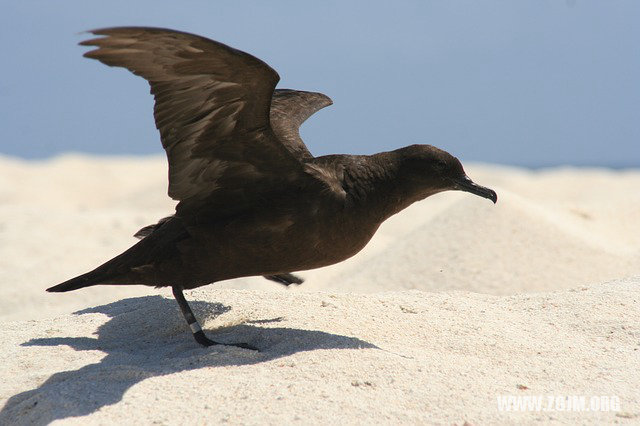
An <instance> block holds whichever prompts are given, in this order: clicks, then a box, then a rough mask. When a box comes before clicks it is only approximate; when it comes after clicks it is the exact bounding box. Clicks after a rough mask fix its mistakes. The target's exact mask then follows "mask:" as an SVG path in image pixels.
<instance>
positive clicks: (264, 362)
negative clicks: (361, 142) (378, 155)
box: [0, 155, 640, 424]
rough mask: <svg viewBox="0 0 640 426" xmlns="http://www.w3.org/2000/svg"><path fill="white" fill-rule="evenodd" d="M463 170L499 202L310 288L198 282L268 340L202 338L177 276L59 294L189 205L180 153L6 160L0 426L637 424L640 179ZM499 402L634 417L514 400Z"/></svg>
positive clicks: (415, 211) (212, 308)
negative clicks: (176, 187) (175, 187)
mask: <svg viewBox="0 0 640 426" xmlns="http://www.w3.org/2000/svg"><path fill="white" fill-rule="evenodd" d="M467 171H468V173H469V175H470V176H472V177H473V179H474V180H475V181H477V182H479V183H481V184H483V185H487V186H490V187H493V188H494V189H496V191H497V192H498V194H499V202H498V204H497V205H496V206H493V205H492V204H491V203H489V202H487V201H486V200H482V199H479V198H476V197H472V196H470V195H468V194H462V193H445V194H439V195H437V196H434V197H432V198H430V199H428V200H425V201H423V202H421V203H417V204H416V205H414V206H412V207H411V208H409V209H407V210H406V211H404V212H402V213H401V214H399V215H396V216H395V217H393V218H391V219H390V220H389V221H387V222H386V223H385V224H384V225H383V226H382V227H381V229H380V231H379V232H378V234H377V235H376V237H374V239H373V240H372V241H371V243H370V244H369V246H367V248H365V250H363V251H362V252H361V253H360V254H358V255H357V256H355V257H353V258H352V259H349V260H348V261H346V262H343V263H341V264H338V265H334V266H332V267H327V268H322V269H319V270H315V271H305V272H301V273H300V275H302V276H303V277H305V278H306V280H307V281H306V282H305V283H304V284H303V285H302V286H300V287H297V288H291V289H286V290H285V289H283V288H282V287H280V286H278V285H277V284H273V283H270V282H267V281H266V280H264V279H261V278H243V279H238V280H231V281H228V282H223V283H218V284H216V285H215V286H208V287H206V288H203V289H201V290H196V291H193V292H191V293H190V294H188V295H187V297H188V298H190V299H197V300H198V302H196V303H194V309H195V310H196V311H197V313H198V315H200V316H201V317H202V318H203V319H205V318H206V323H205V327H206V328H207V330H208V333H209V334H214V333H217V334H219V335H220V336H221V337H220V338H221V339H226V340H243V339H244V340H248V341H250V342H251V343H254V344H255V345H256V346H258V347H260V348H261V349H262V352H259V353H254V352H250V351H244V350H240V349H236V348H211V349H202V348H199V347H197V346H196V345H195V344H194V342H193V340H192V338H191V336H190V335H189V334H188V331H187V327H186V324H184V320H183V319H182V318H181V316H180V315H179V313H178V309H177V306H176V304H175V302H174V301H173V300H171V299H170V298H167V296H168V292H167V291H166V290H156V289H152V288H138V287H118V288H115V287H95V288H90V289H85V290H81V291H77V292H74V293H69V294H55V295H52V294H47V293H45V292H44V289H45V288H47V287H49V286H51V285H53V284H56V283H57V282H60V281H63V280H65V279H67V278H70V277H72V276H74V275H77V274H80V273H82V272H85V271H87V270H89V269H91V268H93V267H95V266H96V265H97V264H99V263H100V262H103V261H105V260H107V259H109V258H111V257H112V256H113V255H115V254H117V253H119V252H120V251H122V250H124V249H126V248H127V247H129V246H130V245H131V244H132V243H133V242H134V241H135V240H134V239H133V237H132V234H133V233H134V232H135V231H136V230H137V229H139V228H140V227H142V226H145V225H147V224H149V223H153V222H155V221H156V220H157V219H159V218H161V217H163V216H165V215H167V214H169V213H170V212H171V210H172V208H173V205H174V202H173V201H171V200H170V199H168V197H167V196H166V182H165V179H166V165H165V160H164V158H161V157H147V158H92V157H85V156H77V155H73V156H64V157H60V158H57V159H54V160H50V161H43V162H24V161H20V160H15V159H9V158H0V283H1V285H2V286H3V299H2V301H1V302H0V321H2V328H1V329H2V339H3V344H2V351H0V354H1V355H0V356H1V357H2V362H0V365H1V367H0V369H2V373H1V377H3V380H2V381H1V384H0V406H2V407H3V408H2V411H1V412H0V424H6V423H18V424H41V423H46V422H49V421H52V420H56V419H64V420H65V421H66V422H69V423H87V422H89V423H97V424H104V423H115V422H118V423H119V422H131V421H132V420H138V421H140V422H144V423H151V422H160V423H171V424H176V423H184V422H189V421H191V422H199V423H202V422H210V423H216V422H223V421H228V422H232V423H264V422H266V423H271V424H275V423H281V422H293V421H299V422H303V423H308V422H315V423H327V422H332V421H335V419H336V418H337V417H336V416H339V417H340V418H341V419H342V420H344V422H346V423H366V422H373V421H381V420H382V421H385V422H391V423H416V422H431V423H433V422H435V423H450V424H451V423H457V424H462V423H464V422H465V421H468V422H471V423H473V424H476V423H478V424H486V423H505V422H506V423H520V422H525V423H534V422H547V421H555V422H557V423H565V424H574V423H590V424H601V423H605V422H606V423H613V422H620V423H624V422H628V423H629V424H631V423H634V422H637V421H639V420H638V419H640V408H639V407H640V395H639V394H638V392H637V389H638V388H639V387H640V376H639V375H638V371H640V355H639V354H640V328H638V324H640V321H639V320H640V300H639V298H638V294H640V293H639V290H640V220H639V218H640V191H638V188H640V171H610V170H604V169H571V168H563V169H552V170H544V171H535V172H534V171H526V170H523V169H516V168H509V167H499V166H488V165H471V166H467ZM633 276H635V278H628V279H622V278H624V277H633ZM607 281H610V282H607ZM73 312H76V313H75V314H74V313H73ZM220 327H223V328H222V329H220ZM498 395H516V396H522V395H544V396H548V395H586V396H587V397H589V396H593V395H616V396H617V397H618V398H619V399H620V410H619V411H616V412H596V413H594V412H590V413H585V412H573V411H571V412H566V411H565V412H560V411H551V412H537V411H528V412H524V413H513V412H511V413H505V412H501V411H499V410H498V407H497V403H496V398H497V396H498Z"/></svg>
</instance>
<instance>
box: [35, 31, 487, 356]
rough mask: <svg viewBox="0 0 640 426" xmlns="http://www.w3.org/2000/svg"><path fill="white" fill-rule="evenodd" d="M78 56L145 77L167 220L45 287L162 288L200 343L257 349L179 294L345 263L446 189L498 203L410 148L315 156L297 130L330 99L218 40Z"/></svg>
mask: <svg viewBox="0 0 640 426" xmlns="http://www.w3.org/2000/svg"><path fill="white" fill-rule="evenodd" d="M89 33H92V34H93V35H94V36H97V37H95V38H91V39H88V40H85V41H82V42H80V45H82V46H90V47H91V48H93V50H89V51H87V52H86V53H84V56H85V57H87V58H91V59H96V60H98V61H100V62H102V63H104V64H106V65H108V66H113V67H122V68H125V69H128V70H129V71H131V72H132V73H133V74H135V75H137V76H140V77H142V78H144V79H145V80H147V82H148V83H149V85H150V90H151V94H152V95H153V96H154V98H155V104H154V110H153V113H154V118H155V124H156V127H157V128H158V130H159V133H160V140H161V142H162V146H163V147H164V150H165V151H166V154H167V159H168V181H169V185H168V195H169V196H170V197H171V198H173V199H174V200H176V201H178V203H177V205H176V207H175V212H174V213H173V214H172V215H171V216H168V217H165V218H163V219H161V220H159V221H158V222H157V223H155V224H152V225H149V226H147V227H145V228H143V229H141V230H140V231H138V233H136V234H135V236H136V237H138V238H139V239H140V240H139V241H138V242H136V243H135V244H134V245H133V246H131V247H130V248H129V249H127V250H125V251H124V252H123V253H121V254H119V255H117V256H115V257H114V258H112V259H111V260H109V261H107V262H105V263H104V264H102V265H100V266H98V267H96V268H95V269H93V270H92V271H89V272H87V273H85V274H82V275H79V276H77V277H75V278H71V279H69V280H67V281H65V282H63V283H61V284H58V285H55V286H53V287H51V288H48V289H47V291H49V292H67V291H71V290H77V289H80V288H84V287H90V286H94V285H147V286H155V287H171V289H172V292H173V295H174V297H175V299H176V301H177V303H178V306H179V308H180V310H181V312H182V314H183V316H184V317H185V319H186V321H187V323H188V325H189V327H190V329H191V332H192V334H193V337H194V338H195V340H196V342H198V343H199V344H201V345H202V346H212V345H227V346H237V347H240V348H245V349H253V350H258V348H256V347H255V346H254V345H251V344H249V343H224V342H219V341H216V340H212V339H210V338H209V337H207V336H206V334H205V333H204V331H203V330H202V327H201V326H200V323H199V322H198V320H197V319H196V317H195V315H194V314H193V311H192V310H191V308H190V306H189V304H188V302H187V300H186V298H185V297H184V293H183V292H184V290H189V289H193V288H196V287H200V286H204V285H207V284H211V283H215V282H218V281H222V280H227V279H232V278H238V277H248V276H264V277H266V278H268V279H271V280H273V281H276V282H279V283H282V284H284V285H289V284H294V283H296V284H298V283H301V282H302V280H301V279H300V278H299V277H297V276H296V275H293V272H296V271H304V270H309V269H315V268H320V267H323V266H327V265H332V264H335V263H338V262H341V261H343V260H345V259H348V258H350V257H352V256H354V255H355V254H356V253H358V252H359V251H360V250H362V248H364V247H365V245H366V244H367V243H368V242H369V240H370V239H371V238H372V237H373V235H374V234H375V232H376V230H377V229H378V227H379V226H380V224H381V223H382V222H384V221H385V220H386V219H387V218H389V217H390V216H392V215H394V214H396V213H398V212H400V211H401V210H403V209H404V208H406V207H408V206H409V205H411V204H413V203H414V202H417V201H420V200H423V199H425V198H427V197H429V196H431V195H434V194H437V193H440V192H443V191H448V190H459V191H466V192H469V193H471V194H475V195H477V196H480V197H483V198H486V199H489V200H491V201H493V203H496V202H497V194H496V192H495V191H493V190H492V189H489V188H487V187H483V186H480V185H478V184H476V183H474V182H473V181H472V180H471V179H470V178H469V177H468V176H467V174H466V173H465V171H464V168H463V166H462V164H461V163H460V161H459V160H458V159H457V158H456V157H454V156H453V155H451V154H449V153H447V152H446V151H444V150H441V149H439V148H436V147H434V146H432V145H423V144H414V145H409V146H405V147H402V148H398V149H395V150H392V151H386V152H380V153H377V154H373V155H347V154H344V155H341V154H340V155H339V154H335V155H325V156H319V157H314V156H313V155H312V154H311V152H310V151H309V150H308V148H307V147H306V146H305V144H304V142H303V141H302V139H301V137H300V134H299V128H300V125H301V124H302V123H303V122H304V121H305V120H307V119H308V118H309V117H310V116H311V115H313V114H314V113H315V112H317V111H319V110H320V109H322V108H324V107H327V106H329V105H331V104H332V103H333V102H332V100H331V99H330V98H329V97H328V96H326V95H324V94H322V93H317V92H307V91H300V90H291V89H276V85H277V83H278V81H279V79H280V77H279V75H278V73H277V72H276V71H275V70H274V69H272V68H271V67H270V66H269V65H267V64H266V63H265V62H263V61H261V60H260V59H258V58H256V57H254V56H252V55H250V54H248V53H245V52H243V51H240V50H236V49H234V48H232V47H230V46H227V45H225V44H222V43H220V42H217V41H213V40H210V39H207V38H205V37H201V36H198V35H195V34H190V33H186V32H181V31H176V30H170V29H163V28H150V27H113V28H104V29H97V30H92V31H89Z"/></svg>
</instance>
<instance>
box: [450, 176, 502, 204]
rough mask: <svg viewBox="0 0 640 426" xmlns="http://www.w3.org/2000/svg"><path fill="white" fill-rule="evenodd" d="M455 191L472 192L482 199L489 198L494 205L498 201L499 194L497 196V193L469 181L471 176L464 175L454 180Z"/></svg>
mask: <svg viewBox="0 0 640 426" xmlns="http://www.w3.org/2000/svg"><path fill="white" fill-rule="evenodd" d="M453 189H457V190H459V191H466V192H470V193H472V194H475V195H479V196H480V197H483V198H488V199H489V200H491V201H493V203H494V204H495V203H496V202H497V201H498V194H496V191H494V190H493V189H489V188H485V187H484V186H480V185H478V184H477V183H475V182H473V181H472V180H471V179H469V176H467V175H464V176H463V177H461V178H458V179H454V180H453Z"/></svg>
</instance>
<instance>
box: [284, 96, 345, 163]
mask: <svg viewBox="0 0 640 426" xmlns="http://www.w3.org/2000/svg"><path fill="white" fill-rule="evenodd" d="M332 104H333V101H332V100H331V98H329V97H328V96H326V95H323V94H322V93H316V92H303V91H300V90H290V89H276V91H275V92H274V93H273V98H272V99H271V127H272V128H273V131H274V132H275V134H276V136H277V137H278V139H280V142H282V143H283V144H284V146H286V147H287V149H288V150H289V151H290V152H291V153H292V154H293V155H294V156H295V157H296V158H298V159H300V160H309V159H311V158H313V155H311V153H310V152H309V150H308V149H307V147H306V145H305V144H304V142H303V141H302V138H301V137H300V130H299V129H300V125H302V123H304V122H305V121H306V120H307V118H309V117H311V116H312V115H313V114H314V113H316V112H317V111H319V110H321V109H322V108H324V107H327V106H329V105H332Z"/></svg>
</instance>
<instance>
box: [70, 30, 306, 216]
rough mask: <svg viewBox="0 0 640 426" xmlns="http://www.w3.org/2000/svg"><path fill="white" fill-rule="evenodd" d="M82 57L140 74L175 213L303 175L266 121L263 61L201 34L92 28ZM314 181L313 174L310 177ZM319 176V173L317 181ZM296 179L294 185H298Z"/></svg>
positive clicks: (271, 79)
mask: <svg viewBox="0 0 640 426" xmlns="http://www.w3.org/2000/svg"><path fill="white" fill-rule="evenodd" d="M91 32H92V33H93V34H95V35H98V36H102V37H99V38H95V39H92V40H87V41H84V42H82V43H80V44H81V45H84V46H95V47H97V48H96V49H94V50H91V51H89V52H86V53H85V55H84V56H86V57H88V58H93V59H97V60H99V61H101V62H103V63H104V64H106V65H110V66H117V67H123V68H126V69H128V70H129V71H131V72H133V73H134V74H136V75H139V76H141V77H143V78H144V79H146V80H147V81H148V82H149V84H150V86H151V93H152V94H153V95H154V97H155V107H154V116H155V121H156V126H157V128H158V129H159V131H160V136H161V139H162V145H163V147H164V149H165V150H166V152H167V157H168V160H169V196H171V197H172V198H174V199H176V200H180V203H179V205H178V211H180V209H181V208H182V209H185V208H187V207H189V206H194V205H198V204H200V203H201V202H202V201H203V200H205V199H207V200H209V202H213V203H215V204H218V203H220V204H224V203H241V202H242V199H243V198H244V199H251V194H250V193H249V192H251V191H253V192H255V193H260V192H261V191H262V192H264V190H265V189H267V188H273V187H274V186H275V187H277V186H278V185H280V186H282V185H283V184H285V183H291V182H294V181H296V180H299V179H303V180H304V179H308V178H309V175H308V174H307V173H305V172H304V167H303V165H302V163H301V162H300V161H299V160H298V159H297V158H296V157H295V156H294V155H292V154H291V152H290V151H289V150H288V149H287V147H285V146H284V145H283V144H282V143H280V142H279V141H278V139H277V138H276V136H275V135H274V133H273V130H272V128H271V126H270V123H269V111H270V105H271V99H272V95H273V92H274V89H275V86H276V84H277V82H278V80H279V76H278V74H277V73H276V72H275V71H274V70H273V69H272V68H271V67H269V66H268V65H267V64H265V63H264V62H262V61H261V60H259V59H257V58H255V57H253V56H251V55H249V54H247V53H244V52H241V51H239V50H236V49H233V48H231V47H229V46H226V45H224V44H222V43H218V42H215V41H212V40H209V39H206V38H203V37H200V36H196V35H193V34H187V33H182V32H177V31H172V30H165V29H157V28H138V27H122V28H107V29H99V30H94V31H91ZM312 179H313V178H312ZM316 179H317V178H316ZM298 183H299V182H298Z"/></svg>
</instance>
